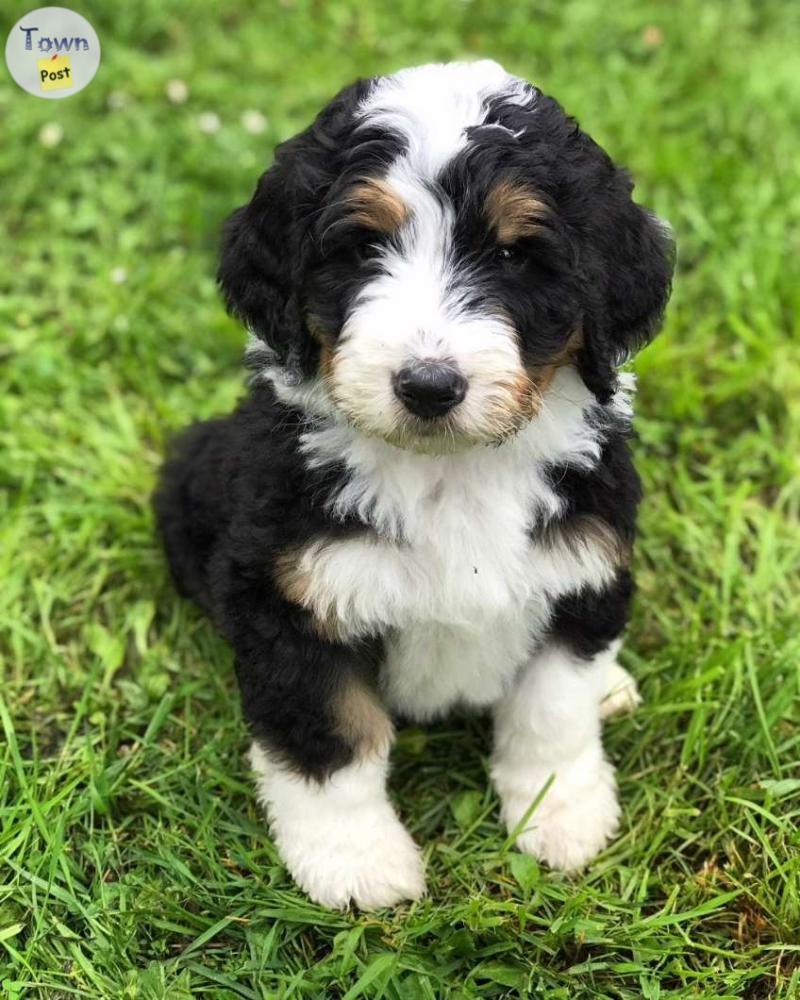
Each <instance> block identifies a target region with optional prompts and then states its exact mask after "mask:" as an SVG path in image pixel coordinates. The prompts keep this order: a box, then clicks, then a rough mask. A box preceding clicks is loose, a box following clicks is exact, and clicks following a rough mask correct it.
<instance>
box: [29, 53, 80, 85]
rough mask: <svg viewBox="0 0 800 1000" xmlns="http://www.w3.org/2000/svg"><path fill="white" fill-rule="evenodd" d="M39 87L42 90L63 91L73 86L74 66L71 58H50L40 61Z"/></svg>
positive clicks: (56, 56) (38, 64)
mask: <svg viewBox="0 0 800 1000" xmlns="http://www.w3.org/2000/svg"><path fill="white" fill-rule="evenodd" d="M37 66H38V68H39V85H40V87H41V88H42V90H63V89H64V88H65V87H71V86H72V65H71V63H70V61H69V56H59V55H54V56H50V58H49V59H39V61H38V62H37Z"/></svg>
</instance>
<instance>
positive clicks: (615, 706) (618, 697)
mask: <svg viewBox="0 0 800 1000" xmlns="http://www.w3.org/2000/svg"><path fill="white" fill-rule="evenodd" d="M641 703H642V696H641V695H640V694H639V689H638V687H637V686H636V681H635V680H634V679H633V677H631V675H630V674H629V673H628V671H627V670H626V669H625V668H624V667H621V666H620V665H619V664H618V663H617V661H616V660H612V661H611V662H610V663H609V664H608V666H607V667H606V676H605V694H604V696H603V699H602V701H601V702H600V718H601V719H608V718H610V717H611V716H612V715H619V714H621V713H623V712H633V711H634V710H635V709H636V707H637V705H641Z"/></svg>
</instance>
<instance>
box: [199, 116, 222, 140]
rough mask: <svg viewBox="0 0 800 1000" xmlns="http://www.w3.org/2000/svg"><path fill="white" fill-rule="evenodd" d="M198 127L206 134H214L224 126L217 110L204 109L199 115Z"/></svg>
mask: <svg viewBox="0 0 800 1000" xmlns="http://www.w3.org/2000/svg"><path fill="white" fill-rule="evenodd" d="M197 127H198V128H199V129H200V131H201V132H202V133H203V134H204V135H214V134H215V133H216V132H219V130H220V128H221V127H222V121H221V120H220V117H219V115H218V114H217V113H216V112H215V111H204V112H203V113H202V114H201V115H198V116H197Z"/></svg>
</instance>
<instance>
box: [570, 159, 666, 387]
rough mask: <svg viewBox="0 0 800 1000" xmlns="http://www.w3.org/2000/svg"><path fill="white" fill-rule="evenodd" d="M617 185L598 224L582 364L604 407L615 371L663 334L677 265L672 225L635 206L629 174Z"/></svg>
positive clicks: (619, 175)
mask: <svg viewBox="0 0 800 1000" xmlns="http://www.w3.org/2000/svg"><path fill="white" fill-rule="evenodd" d="M614 180H615V182H616V183H614V184H613V185H612V192H611V197H610V198H608V199H607V200H605V199H604V201H603V205H602V210H601V211H600V212H599V213H598V215H599V218H597V217H596V219H595V226H596V228H595V235H594V241H595V247H596V248H597V256H596V257H595V260H594V261H593V267H592V270H593V271H594V275H593V284H594V285H595V294H594V296H593V304H592V306H591V307H590V309H589V310H588V312H587V315H586V317H585V322H584V345H583V351H582V356H581V360H580V369H581V375H582V377H583V380H584V382H586V384H587V386H588V387H589V388H590V389H591V390H592V391H593V392H594V394H595V395H596V396H597V398H598V400H599V401H600V402H607V401H608V400H609V399H610V398H611V396H612V395H613V393H614V389H615V385H616V368H617V367H618V366H619V365H621V364H622V363H623V362H624V361H626V360H627V359H628V358H629V357H630V356H631V355H633V354H634V353H635V352H636V351H637V350H639V349H640V348H641V347H644V345H645V344H647V343H649V342H650V341H651V340H652V339H653V337H654V336H655V335H656V333H657V332H658V329H659V327H660V325H661V319H662V316H663V313H664V308H665V306H666V304H667V301H668V299H669V295H670V291H671V287H672V273H673V270H674V265H675V244H674V242H673V239H672V234H671V232H670V229H669V226H668V225H667V224H666V223H665V222H662V221H661V220H660V219H659V218H658V217H657V216H655V215H653V214H652V213H651V212H649V211H648V210H647V209H645V208H642V206H641V205H637V204H636V202H635V201H633V199H632V198H631V191H632V189H633V184H632V182H631V180H630V178H629V177H628V175H627V174H626V173H625V172H624V171H621V170H619V171H617V173H616V176H615V178H614Z"/></svg>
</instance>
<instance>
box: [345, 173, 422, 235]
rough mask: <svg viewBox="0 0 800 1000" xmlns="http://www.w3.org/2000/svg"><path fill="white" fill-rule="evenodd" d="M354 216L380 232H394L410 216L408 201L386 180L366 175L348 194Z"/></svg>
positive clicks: (357, 220) (363, 223)
mask: <svg viewBox="0 0 800 1000" xmlns="http://www.w3.org/2000/svg"><path fill="white" fill-rule="evenodd" d="M347 201H348V202H349V204H350V206H351V208H352V216H351V217H352V218H353V219H355V221H356V222H360V223H361V224H362V225H364V226H368V227H369V228H370V229H375V230H377V231H378V232H379V233H394V232H396V230H398V229H399V228H400V226H402V224H403V223H404V222H405V221H406V219H407V218H408V216H409V214H410V213H409V210H408V206H407V205H406V203H405V202H404V201H403V199H402V198H401V197H400V195H398V194H397V192H396V191H393V190H392V188H391V187H390V186H389V185H388V184H387V183H386V181H383V180H379V179H378V178H376V177H366V178H364V180H362V181H360V182H359V183H358V184H356V185H355V186H354V187H353V188H351V189H350V192H349V193H348V195H347Z"/></svg>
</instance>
